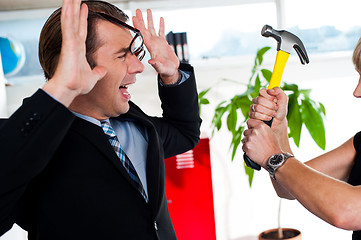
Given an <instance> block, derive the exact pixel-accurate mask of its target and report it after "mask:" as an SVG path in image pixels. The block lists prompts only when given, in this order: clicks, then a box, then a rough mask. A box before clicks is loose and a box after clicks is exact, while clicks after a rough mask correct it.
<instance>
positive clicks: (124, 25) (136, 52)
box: [89, 11, 146, 61]
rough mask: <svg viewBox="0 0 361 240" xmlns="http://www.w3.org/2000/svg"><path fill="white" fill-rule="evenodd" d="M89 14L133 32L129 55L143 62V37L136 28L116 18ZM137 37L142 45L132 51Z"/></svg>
mask: <svg viewBox="0 0 361 240" xmlns="http://www.w3.org/2000/svg"><path fill="white" fill-rule="evenodd" d="M89 12H91V13H94V14H97V15H99V16H101V17H103V18H104V19H105V20H107V21H109V22H111V23H114V24H117V25H121V26H123V27H125V28H127V29H129V30H131V31H133V32H134V33H135V36H134V37H133V39H132V41H131V42H130V44H129V52H130V53H131V54H134V55H135V56H136V57H137V58H138V59H139V61H142V60H143V58H144V56H145V54H146V50H145V49H144V37H143V35H142V33H141V32H140V30H139V29H136V28H134V27H132V26H130V25H128V24H126V23H125V22H123V21H121V20H119V19H118V18H115V17H112V16H110V15H108V14H106V13H102V12H94V11H89ZM137 37H140V38H141V39H142V44H141V45H140V47H139V48H137V49H136V51H132V44H133V43H134V41H135V39H136V38H137ZM142 52H143V54H141V53H142ZM138 56H140V57H138Z"/></svg>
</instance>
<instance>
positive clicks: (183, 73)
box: [159, 70, 191, 87]
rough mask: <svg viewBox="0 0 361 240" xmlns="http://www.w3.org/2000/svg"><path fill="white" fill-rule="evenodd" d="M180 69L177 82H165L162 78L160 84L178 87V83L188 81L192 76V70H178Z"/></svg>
mask: <svg viewBox="0 0 361 240" xmlns="http://www.w3.org/2000/svg"><path fill="white" fill-rule="evenodd" d="M178 71H179V73H180V76H179V79H178V81H176V82H175V83H172V84H164V83H163V82H162V80H161V79H160V80H159V84H160V85H161V86H163V87H176V86H178V85H181V84H182V83H184V82H185V81H187V80H188V79H189V77H190V76H191V72H188V71H183V70H178Z"/></svg>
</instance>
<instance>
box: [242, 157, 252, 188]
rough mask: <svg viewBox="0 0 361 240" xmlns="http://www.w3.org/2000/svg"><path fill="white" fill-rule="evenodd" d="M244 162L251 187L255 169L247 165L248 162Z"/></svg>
mask: <svg viewBox="0 0 361 240" xmlns="http://www.w3.org/2000/svg"><path fill="white" fill-rule="evenodd" d="M243 164H244V170H245V172H246V174H247V176H248V184H249V187H252V183H253V176H254V169H252V168H249V167H247V165H246V163H243Z"/></svg>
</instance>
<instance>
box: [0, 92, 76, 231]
mask: <svg viewBox="0 0 361 240" xmlns="http://www.w3.org/2000/svg"><path fill="white" fill-rule="evenodd" d="M74 119H75V116H74V114H72V113H71V112H70V111H69V110H68V109H67V108H66V107H65V106H63V105H62V104H60V103H59V102H57V101H56V100H54V99H53V98H51V97H50V96H49V95H48V94H47V93H45V92H44V91H43V90H41V89H39V90H38V91H37V92H36V93H35V94H34V95H33V96H32V97H30V98H29V99H27V100H26V101H24V104H23V105H22V106H21V107H20V108H19V109H18V110H17V111H16V112H15V113H14V114H13V115H12V116H11V117H10V118H9V119H8V120H1V121H0V151H1V158H0V183H1V185H0V235H2V234H3V233H5V232H6V231H8V230H9V229H10V228H11V227H12V225H13V223H14V221H15V218H16V211H18V210H19V206H20V205H21V197H22V196H23V194H24V192H25V190H26V187H27V185H28V183H29V181H31V179H33V178H34V177H35V176H37V175H38V174H39V173H40V172H41V171H42V170H43V169H44V168H45V167H46V166H47V164H48V162H49V161H50V159H51V157H52V155H53V154H54V152H55V151H56V149H57V148H58V146H59V145H60V143H61V141H62V139H63V138H64V136H65V134H66V133H67V131H68V129H69V128H70V126H71V123H72V122H73V120H74Z"/></svg>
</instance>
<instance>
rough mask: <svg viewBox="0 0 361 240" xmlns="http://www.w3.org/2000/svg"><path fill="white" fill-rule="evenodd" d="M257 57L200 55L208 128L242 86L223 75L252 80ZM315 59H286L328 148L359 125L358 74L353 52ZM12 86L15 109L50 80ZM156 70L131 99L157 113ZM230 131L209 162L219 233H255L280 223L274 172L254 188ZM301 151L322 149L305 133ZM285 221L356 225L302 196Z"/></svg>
mask: <svg viewBox="0 0 361 240" xmlns="http://www.w3.org/2000/svg"><path fill="white" fill-rule="evenodd" d="M274 57H275V55H273V53H270V54H269V55H266V59H265V64H266V66H267V67H268V68H270V69H272V67H273V62H274ZM253 60H254V56H250V57H240V58H228V59H218V60H205V61H200V62H194V63H193V65H194V67H195V71H196V77H197V81H198V89H199V91H201V90H203V89H206V88H208V87H210V86H215V87H214V88H213V89H212V91H211V92H210V93H209V95H208V97H209V99H210V101H211V105H209V106H203V110H202V111H203V113H202V118H203V125H202V132H203V135H205V136H210V135H211V129H210V121H211V118H212V116H213V113H214V107H215V105H217V104H218V103H219V102H220V101H221V100H223V99H228V98H230V97H232V96H233V95H234V94H235V93H237V92H239V91H240V90H238V89H237V88H236V87H235V85H233V84H230V83H226V82H222V83H219V82H220V79H222V78H228V79H232V80H237V81H242V82H244V83H247V81H248V79H249V77H250V71H251V67H252V63H253ZM310 61H311V62H310V64H309V65H306V66H303V65H301V64H300V62H299V59H298V57H296V56H295V54H294V53H293V54H292V55H291V57H290V60H289V62H288V63H287V66H286V70H285V73H284V77H283V81H286V82H288V83H297V84H298V85H299V86H300V87H301V88H311V89H312V97H313V98H314V99H316V100H318V101H320V102H322V103H323V104H324V105H325V107H326V112H327V120H326V123H325V124H326V135H327V145H326V148H327V150H330V149H332V148H334V147H336V146H338V145H339V144H341V143H342V142H344V141H346V140H347V139H348V138H350V137H351V136H353V135H354V134H355V133H356V132H357V131H359V130H360V127H359V124H358V122H359V119H360V113H359V112H357V109H360V104H361V102H360V101H356V99H354V98H353V96H352V92H353V89H354V87H355V86H356V83H357V81H358V75H357V74H356V72H355V71H354V68H353V65H352V62H351V53H350V52H348V53H344V54H338V55H323V56H310ZM13 82H14V86H12V87H8V88H7V89H6V90H7V93H8V98H7V101H8V108H9V112H13V111H14V110H15V109H16V108H17V107H18V106H19V105H20V104H21V100H22V98H23V97H25V96H29V95H31V93H33V92H34V91H35V90H36V89H37V88H38V87H40V86H41V85H42V84H43V83H44V80H43V79H42V77H35V78H29V79H18V80H15V79H14V80H13ZM156 91H157V88H156V79H155V73H154V71H153V70H152V69H150V68H148V67H147V68H146V70H145V73H144V74H142V75H140V76H139V77H138V80H137V83H136V84H135V85H134V86H133V87H131V88H130V92H131V94H132V99H133V101H135V102H136V103H137V104H138V105H140V106H141V107H142V108H143V109H144V110H145V112H147V113H148V114H151V115H159V114H160V110H159V100H158V97H157V93H156ZM229 141H230V135H229V134H228V133H227V132H226V131H221V132H219V133H216V134H215V135H214V137H213V138H212V139H211V142H210V143H211V161H212V176H213V189H214V202H215V216H216V230H217V239H218V240H246V239H248V240H253V239H256V235H258V233H260V232H261V231H263V230H265V229H269V228H274V227H276V225H277V208H278V197H277V196H276V194H275V193H274V191H273V189H272V187H271V184H270V180H269V177H268V174H267V173H266V172H265V171H264V170H262V171H260V172H257V173H256V174H255V178H254V183H253V186H252V189H250V188H249V186H248V180H247V177H246V175H245V173H244V170H243V159H242V154H238V156H236V158H235V161H234V162H231V161H230V154H229V151H228V149H229ZM300 149H301V150H296V149H295V148H294V153H295V155H296V156H297V158H299V159H300V160H302V161H306V160H308V159H310V158H312V157H314V156H316V155H318V154H321V153H322V150H320V149H319V148H318V147H317V146H316V144H314V143H313V142H312V140H311V138H310V137H309V136H308V134H306V133H305V134H303V136H302V139H301V146H300ZM281 224H282V226H284V227H293V228H297V229H299V230H301V231H302V234H303V236H304V237H303V239H304V240H314V239H331V240H332V239H335V240H336V239H337V240H339V239H351V237H350V236H351V232H347V231H344V230H340V229H336V228H334V227H332V226H330V225H328V224H326V223H324V222H323V221H321V220H319V219H318V218H317V217H315V216H313V215H312V214H310V213H309V212H307V211H306V210H305V209H304V208H303V207H302V206H301V205H300V204H299V203H298V202H296V201H287V200H284V201H283V207H282V221H281ZM24 238H25V234H24V233H23V232H22V231H19V230H18V229H16V230H12V231H10V232H9V233H8V234H7V235H6V236H3V237H1V238H0V239H2V240H3V239H6V240H20V239H24Z"/></svg>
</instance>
